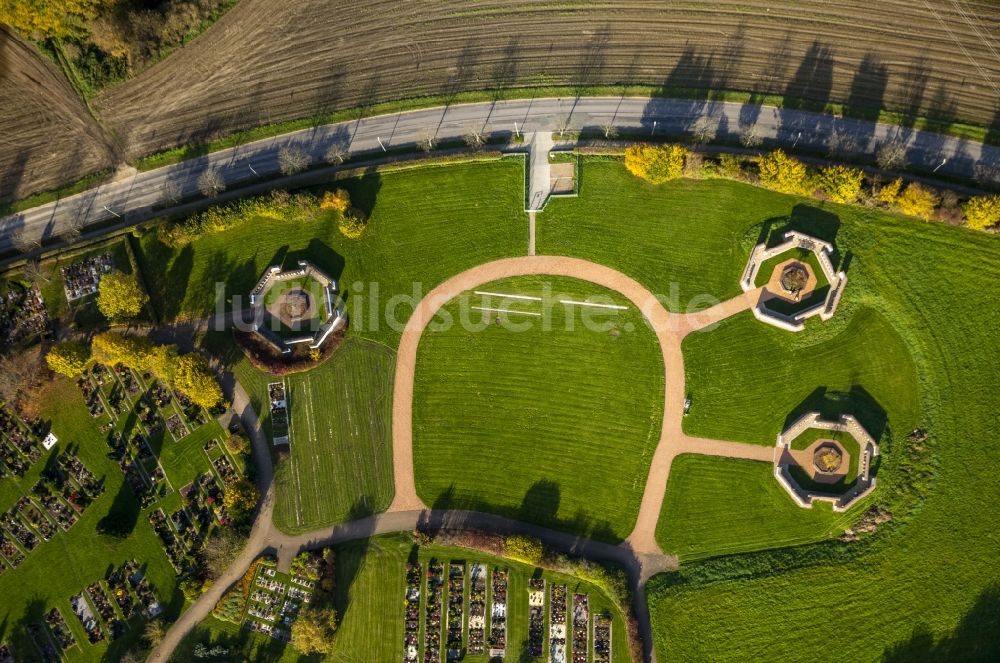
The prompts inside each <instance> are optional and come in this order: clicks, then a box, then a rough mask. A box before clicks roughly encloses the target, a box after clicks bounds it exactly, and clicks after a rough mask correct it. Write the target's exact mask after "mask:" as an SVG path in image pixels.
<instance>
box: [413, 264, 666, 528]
mask: <svg viewBox="0 0 1000 663" xmlns="http://www.w3.org/2000/svg"><path fill="white" fill-rule="evenodd" d="M480 290H482V291H486V292H498V293H513V294H522V295H527V296H542V297H543V298H544V299H545V302H532V301H523V300H522V301H520V302H519V303H509V302H507V303H505V304H504V305H503V307H505V308H508V309H516V310H524V311H528V312H535V313H537V312H541V311H543V310H544V307H545V306H551V311H550V313H551V315H550V317H549V318H547V319H548V320H549V325H548V327H549V328H548V329H546V328H545V327H546V325H545V323H544V322H543V320H545V319H546V318H533V317H531V316H530V315H523V314H522V315H520V316H518V315H516V314H504V313H501V314H499V315H500V316H502V317H506V318H508V319H509V320H510V321H511V322H512V323H513V325H517V326H520V325H530V328H528V329H525V330H523V331H522V330H520V329H517V328H516V327H514V326H511V327H509V328H508V327H507V326H506V325H498V324H496V317H497V315H498V314H497V313H484V312H482V311H476V310H467V311H466V312H465V314H464V315H465V316H466V319H467V320H469V322H470V324H468V325H463V324H458V321H459V320H462V316H463V313H462V310H461V308H462V307H461V305H460V302H461V299H458V300H454V301H452V302H450V303H449V304H447V305H445V306H444V307H443V311H444V312H445V315H447V316H449V317H450V319H452V320H454V321H455V324H453V325H452V326H451V327H450V328H448V329H446V330H435V328H434V324H433V323H432V325H431V326H430V327H428V329H427V330H426V331H425V332H424V335H423V337H422V338H421V341H420V347H419V350H418V354H417V367H416V377H415V384H414V404H413V423H414V431H413V444H414V451H413V453H414V467H415V472H416V483H417V492H418V494H419V495H420V497H421V498H422V499H423V500H424V502H425V503H426V504H427V505H428V506H432V507H434V508H457V509H474V510H481V511H490V512H495V513H501V514H503V515H507V516H510V517H513V518H516V519H518V520H524V521H528V522H534V523H538V524H541V525H545V526H548V527H553V528H556V529H563V530H568V531H571V532H574V533H577V534H581V535H584V536H588V537H590V538H596V539H600V540H604V541H612V542H617V541H620V540H622V539H623V538H624V537H626V536H628V534H629V532H630V531H631V529H632V527H633V525H634V523H635V518H636V515H637V513H638V507H639V501H640V500H641V497H642V491H643V487H644V485H645V479H646V474H647V472H648V466H649V461H650V458H651V457H652V453H653V451H654V449H655V447H656V443H657V442H658V441H659V435H660V423H661V420H662V414H663V412H662V409H663V389H664V385H663V361H662V356H661V354H660V350H659V346H658V344H657V341H656V337H655V336H654V335H653V333H652V331H651V330H650V329H649V328H648V327H647V326H646V325H645V323H644V321H643V318H642V316H641V313H640V312H639V311H637V310H635V308H634V307H632V306H631V305H629V310H627V311H618V312H613V313H609V312H608V311H604V312H603V313H601V314H599V315H598V314H595V315H594V316H593V319H594V320H595V321H598V322H599V323H600V325H601V326H600V327H596V326H595V327H594V328H588V327H587V326H586V325H585V324H584V320H583V316H584V315H588V316H590V314H592V313H594V312H595V309H585V310H586V313H584V312H583V311H584V309H581V307H575V306H563V305H562V304H559V303H558V301H557V300H559V299H573V300H578V301H579V300H584V299H587V298H588V297H591V298H592V297H600V298H601V299H599V300H598V301H603V302H614V303H616V304H619V305H620V304H623V303H626V302H624V298H623V297H621V295H618V294H617V293H613V292H611V291H608V290H605V289H604V288H601V287H599V286H596V285H592V284H589V283H586V282H584V281H579V280H576V279H568V278H549V277H521V278H514V279H507V280H503V281H498V282H495V283H490V284H488V285H484V286H483V287H482V288H481V289H480ZM469 294H470V297H471V299H470V306H484V307H493V308H500V306H499V303H498V302H499V300H498V298H496V297H484V296H479V295H473V294H471V293H469ZM466 327H468V328H466Z"/></svg>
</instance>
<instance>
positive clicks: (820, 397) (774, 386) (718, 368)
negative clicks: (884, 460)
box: [683, 290, 920, 445]
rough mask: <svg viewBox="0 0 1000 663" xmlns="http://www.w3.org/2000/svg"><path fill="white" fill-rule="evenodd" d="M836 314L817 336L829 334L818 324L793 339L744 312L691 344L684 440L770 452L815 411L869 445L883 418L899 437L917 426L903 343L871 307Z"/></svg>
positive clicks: (911, 371) (913, 376) (912, 376)
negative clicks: (846, 425) (859, 432)
mask: <svg viewBox="0 0 1000 663" xmlns="http://www.w3.org/2000/svg"><path fill="white" fill-rule="evenodd" d="M852 294H854V293H852V292H851V291H850V290H848V291H847V294H845V297H849V296H851V295H852ZM840 315H841V316H842V319H840V320H838V319H837V318H834V320H832V321H831V323H830V325H829V328H828V329H822V330H821V331H822V332H828V333H815V332H816V331H817V330H819V327H820V326H821V325H822V323H821V322H819V321H812V322H811V323H810V325H809V326H808V327H807V330H806V331H804V332H799V333H792V332H787V331H784V330H782V329H777V328H774V327H771V326H770V325H765V324H763V323H761V322H758V321H757V320H756V319H755V318H754V317H753V316H752V315H751V314H750V313H741V314H739V315H738V316H735V317H733V318H730V319H729V320H726V321H724V322H723V323H722V324H720V325H719V327H718V328H717V329H714V330H711V331H706V332H699V333H696V334H693V335H690V336H688V337H687V339H685V341H684V346H683V348H684V372H685V376H686V383H685V384H686V387H687V391H688V393H689V394H690V396H691V399H692V407H691V412H690V414H689V415H688V416H687V417H685V419H684V429H685V431H686V432H688V433H690V434H692V435H697V436H700V437H710V438H717V439H723V440H737V441H740V442H751V443H753V444H763V445H773V444H774V443H775V438H776V437H777V435H778V433H780V432H781V431H782V430H783V429H784V428H785V427H786V426H787V425H789V424H791V423H792V422H793V421H795V420H796V419H798V417H799V416H801V415H802V414H804V413H805V412H808V411H811V410H816V409H818V410H820V411H821V412H823V413H824V415H826V416H828V417H833V416H836V415H839V414H842V413H844V412H854V413H855V414H857V415H858V418H859V421H861V423H862V424H863V425H865V426H866V427H867V428H868V429H869V431H870V432H871V433H872V434H873V435H874V436H875V437H876V438H878V436H879V434H880V428H884V426H885V417H886V414H887V415H888V417H889V424H890V425H891V426H893V428H896V427H897V426H898V430H900V431H901V432H907V431H909V430H911V429H912V428H913V427H915V426H917V425H918V424H919V418H920V397H919V389H918V387H919V383H918V378H917V372H916V367H915V366H914V363H913V360H912V359H911V358H910V353H909V351H908V349H907V347H906V344H905V342H904V340H903V338H902V337H901V336H900V334H899V333H898V332H897V331H896V330H895V329H894V328H893V327H892V326H891V325H890V324H889V322H888V320H887V318H886V316H885V315H884V314H883V313H879V312H878V311H876V310H875V309H873V308H867V307H864V308H860V309H858V308H855V309H853V310H852V309H851V308H849V307H844V308H843V309H842V310H841V312H840ZM834 324H836V326H835V327H834V326H833V325H834Z"/></svg>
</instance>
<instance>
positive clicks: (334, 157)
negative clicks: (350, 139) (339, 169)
mask: <svg viewBox="0 0 1000 663" xmlns="http://www.w3.org/2000/svg"><path fill="white" fill-rule="evenodd" d="M325 158H326V162H327V163H328V164H330V165H332V166H339V165H340V164H342V163H344V161H346V160H347V143H345V142H344V141H342V140H338V141H335V142H333V143H331V145H330V147H328V148H327V150H326V155H325Z"/></svg>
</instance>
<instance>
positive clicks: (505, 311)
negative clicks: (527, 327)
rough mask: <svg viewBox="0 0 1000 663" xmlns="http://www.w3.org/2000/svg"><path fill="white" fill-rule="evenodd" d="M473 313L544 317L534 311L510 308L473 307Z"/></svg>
mask: <svg viewBox="0 0 1000 663" xmlns="http://www.w3.org/2000/svg"><path fill="white" fill-rule="evenodd" d="M472 310H473V311H492V312H494V313H519V314H521V315H532V316H534V317H536V318H540V317H541V316H542V314H541V313H534V312H533V311H514V310H512V309H509V308H490V307H489V306H473V307H472Z"/></svg>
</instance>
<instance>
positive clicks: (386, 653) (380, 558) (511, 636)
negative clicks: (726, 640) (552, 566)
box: [171, 534, 630, 663]
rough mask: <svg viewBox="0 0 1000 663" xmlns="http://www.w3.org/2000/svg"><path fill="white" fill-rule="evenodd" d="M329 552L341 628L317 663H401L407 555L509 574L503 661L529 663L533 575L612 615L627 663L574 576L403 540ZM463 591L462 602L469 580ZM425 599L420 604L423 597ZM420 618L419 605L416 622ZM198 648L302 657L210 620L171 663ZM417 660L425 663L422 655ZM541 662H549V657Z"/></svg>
mask: <svg viewBox="0 0 1000 663" xmlns="http://www.w3.org/2000/svg"><path fill="white" fill-rule="evenodd" d="M335 550H336V553H337V556H336V564H337V578H336V582H337V586H336V595H335V598H334V603H335V607H336V608H337V611H338V614H339V615H340V619H341V625H340V630H339V632H338V634H337V638H336V640H335V641H334V645H333V651H332V652H330V653H329V654H328V655H327V656H325V657H323V660H326V661H335V662H337V663H355V662H356V661H378V662H382V661H387V662H388V661H395V660H402V656H403V596H404V595H405V591H406V575H405V574H406V562H407V560H408V559H410V558H411V555H412V556H415V557H416V559H417V560H418V561H419V562H420V563H421V564H422V565H424V569H425V570H426V568H427V563H428V562H429V561H430V560H431V559H437V560H440V561H443V562H444V563H445V564H447V563H448V562H449V561H450V560H455V561H464V562H466V565H467V567H466V568H467V570H466V577H467V578H468V567H469V566H471V564H473V563H475V562H482V563H484V564H487V565H488V566H489V567H491V568H506V569H507V570H508V572H509V574H508V586H507V597H508V599H507V629H508V630H507V657H506V659H505V660H508V661H518V660H528V659H525V658H524V656H523V655H522V653H523V651H524V649H525V645H526V643H527V639H528V580H529V579H530V578H531V577H532V576H533V575H535V574H538V575H539V576H541V577H543V578H545V580H546V581H548V582H549V583H552V582H556V583H561V584H566V585H567V589H568V591H569V592H581V593H586V594H588V596H589V602H590V609H591V613H596V612H608V613H609V614H611V615H612V619H613V625H612V650H613V658H612V660H613V661H614V663H626V662H627V661H629V660H630V658H629V653H628V648H627V646H626V642H627V640H626V634H625V625H624V620H623V618H622V615H621V612H620V611H619V610H618V608H617V606H616V605H615V603H614V602H613V601H612V600H611V599H610V598H609V597H608V596H607V595H606V594H605V593H604V592H603V591H602V590H601V589H599V588H597V587H596V586H594V585H592V584H590V583H587V582H582V581H580V580H578V579H576V578H574V577H572V576H566V575H563V574H558V573H552V572H549V571H544V572H543V571H541V570H540V569H535V568H533V567H531V566H527V565H525V564H520V563H517V562H512V561H510V560H506V559H500V558H496V557H492V556H490V555H486V554H483V553H479V552H474V551H471V550H466V549H463V548H451V547H444V546H440V545H436V544H434V545H427V546H420V547H415V546H413V544H412V539H411V538H410V537H409V536H408V535H405V534H394V535H386V536H379V537H375V538H372V539H367V540H363V541H355V542H352V543H348V544H343V545H340V546H337V547H336V548H335ZM465 585H466V590H465V591H466V596H468V586H469V582H468V579H467V580H466V584H465ZM423 593H424V595H425V597H426V592H423ZM466 605H468V604H466ZM467 610H468V608H466V611H467ZM423 614H424V611H423V605H421V615H423ZM467 614H468V613H467V612H466V615H467ZM467 632H468V631H466V633H467ZM199 642H201V643H205V644H206V645H208V646H210V644H209V643H213V644H215V643H218V644H222V645H223V646H226V647H230V648H231V650H230V656H229V658H227V659H224V660H243V659H245V660H253V661H283V662H284V661H289V662H290V661H301V660H304V657H303V656H302V655H301V654H299V653H298V652H296V651H295V650H294V649H293V648H292V647H290V646H289V647H286V646H283V645H282V644H281V643H279V642H278V641H275V640H271V639H270V638H267V637H264V636H257V635H251V634H248V633H247V632H245V631H241V630H240V629H239V628H238V627H237V626H235V625H233V624H230V623H228V622H223V621H220V620H217V619H214V618H211V617H209V618H208V619H207V620H205V621H204V622H202V623H201V624H200V625H199V626H198V628H197V629H196V630H194V631H193V632H192V633H191V634H190V635H188V637H187V638H186V639H185V640H184V642H183V643H182V645H181V646H180V647H179V648H178V649H177V650H176V651H175V652H174V655H173V657H172V658H171V660H173V661H188V660H191V658H192V656H193V652H194V647H195V645H196V644H198V643H199ZM443 643H444V638H443V637H442V644H443ZM442 650H443V647H442ZM443 658H444V652H443V651H442V659H443ZM420 660H423V650H422V647H421V652H420ZM462 660H463V661H468V662H469V663H487V661H489V657H488V656H472V655H466V656H465V657H464V658H463V659H462ZM530 660H536V659H530ZM539 660H540V659H539ZM545 660H548V659H547V651H546V658H545Z"/></svg>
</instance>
